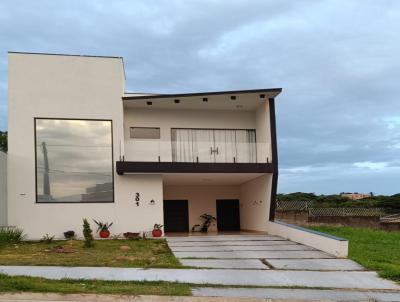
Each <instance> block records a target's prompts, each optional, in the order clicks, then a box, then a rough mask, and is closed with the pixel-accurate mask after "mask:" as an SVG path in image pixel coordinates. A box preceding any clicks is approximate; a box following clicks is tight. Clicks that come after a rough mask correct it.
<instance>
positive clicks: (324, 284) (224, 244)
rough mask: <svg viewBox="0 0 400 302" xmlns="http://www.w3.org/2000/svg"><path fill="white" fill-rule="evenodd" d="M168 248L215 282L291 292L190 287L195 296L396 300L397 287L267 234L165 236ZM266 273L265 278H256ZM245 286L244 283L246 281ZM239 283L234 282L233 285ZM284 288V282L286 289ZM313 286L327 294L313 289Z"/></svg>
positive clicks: (351, 265)
mask: <svg viewBox="0 0 400 302" xmlns="http://www.w3.org/2000/svg"><path fill="white" fill-rule="evenodd" d="M167 241H168V245H169V246H170V249H171V250H172V252H173V253H174V255H175V256H176V257H177V258H179V261H180V262H181V263H182V264H183V265H186V266H191V267H195V268H197V269H199V270H202V271H203V270H204V269H209V272H210V273H209V275H210V277H213V276H214V275H215V274H214V272H216V271H218V272H222V271H224V270H225V271H226V273H225V274H224V273H221V275H220V280H219V281H217V280H213V281H214V282H215V283H219V284H226V283H225V282H224V280H225V279H235V280H239V279H243V280H242V282H243V285H246V286H248V285H254V286H256V285H260V282H261V283H262V282H264V283H265V282H266V281H267V280H269V281H268V282H269V283H268V286H269V287H278V286H281V285H282V282H288V281H289V280H290V286H291V287H304V288H303V289H301V288H299V289H290V288H257V289H256V288H238V287H237V286H236V287H235V288H226V287H224V288H218V287H199V288H193V290H192V293H193V295H195V296H214V297H217V296H224V297H246V298H268V299H274V298H275V299H276V298H279V299H294V298H296V299H304V300H307V301H315V300H320V299H321V300H325V299H327V300H328V299H329V300H332V301H362V300H368V301H400V291H399V290H400V286H398V285H396V284H395V283H393V282H391V281H388V280H383V279H381V278H379V277H378V276H377V274H376V273H375V272H371V271H367V270H366V269H365V268H364V267H362V266H361V265H359V264H358V263H356V262H354V261H352V260H349V259H339V258H336V257H334V256H332V255H330V254H327V253H325V252H322V251H319V250H316V249H314V248H311V247H309V246H306V245H302V244H298V243H295V242H292V241H289V240H286V239H283V238H281V237H277V236H269V235H251V234H249V235H243V234H241V235H216V236H188V237H168V238H167ZM257 272H265V273H257ZM245 281H246V282H245ZM235 284H238V283H235ZM288 284H289V283H286V285H288ZM315 287H320V288H327V289H324V290H322V289H315Z"/></svg>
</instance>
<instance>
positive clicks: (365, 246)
mask: <svg viewBox="0 0 400 302" xmlns="http://www.w3.org/2000/svg"><path fill="white" fill-rule="evenodd" d="M309 228H310V229H313V230H316V231H320V232H323V233H328V234H331V235H334V236H338V237H343V238H346V239H348V240H349V258H350V259H352V260H354V261H357V262H358V263H360V264H361V265H363V266H365V267H366V268H368V269H371V270H375V271H378V273H379V275H380V276H381V277H383V278H387V279H391V280H394V281H397V282H400V232H386V231H380V230H373V229H366V228H352V227H334V226H325V225H323V226H312V227H309Z"/></svg>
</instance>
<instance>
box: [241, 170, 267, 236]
mask: <svg viewBox="0 0 400 302" xmlns="http://www.w3.org/2000/svg"><path fill="white" fill-rule="evenodd" d="M271 184H272V174H267V175H263V176H260V177H257V178H255V179H253V180H251V181H249V182H246V183H244V184H242V185H241V186H240V226H241V228H242V229H243V230H252V231H267V229H268V227H267V223H268V219H269V207H270V199H271V196H270V194H271Z"/></svg>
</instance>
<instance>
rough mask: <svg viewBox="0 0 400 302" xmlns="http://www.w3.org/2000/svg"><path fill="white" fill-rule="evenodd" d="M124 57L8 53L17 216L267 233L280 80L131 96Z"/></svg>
mask: <svg viewBox="0 0 400 302" xmlns="http://www.w3.org/2000/svg"><path fill="white" fill-rule="evenodd" d="M124 87H125V74H124V64H123V59H122V58H120V57H99V56H76V55H53V54H32V53H15V52H10V53H9V81H8V131H9V145H8V146H9V147H8V148H9V150H8V224H9V225H13V226H18V227H21V228H23V229H24V231H25V233H27V234H28V236H29V237H30V238H40V237H42V236H43V235H44V234H46V233H49V234H55V235H56V236H57V237H62V233H63V232H65V231H67V230H74V231H76V232H77V233H78V234H80V232H81V226H82V218H88V219H90V220H91V219H92V218H93V219H96V220H103V221H108V222H111V221H112V222H114V225H113V226H112V228H111V231H112V233H116V234H119V233H123V232H127V231H132V232H138V231H148V230H151V229H152V226H153V225H154V224H155V223H160V224H163V225H165V226H164V228H165V231H166V232H188V231H190V230H191V228H192V227H193V226H194V225H196V224H200V223H201V219H200V215H202V214H204V213H207V214H211V215H213V216H215V217H216V218H217V221H216V222H215V224H213V225H212V226H211V229H210V231H239V230H254V231H268V222H269V221H270V220H273V217H274V206H275V194H276V187H277V177H278V158H277V146H276V130H275V105H274V103H275V98H276V97H277V96H278V95H279V93H280V92H281V89H280V88H272V89H269V88H268V89H258V90H247V91H219V92H201V93H185V94H145V93H127V92H125V88H124Z"/></svg>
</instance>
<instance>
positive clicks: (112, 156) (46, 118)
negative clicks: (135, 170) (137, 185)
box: [33, 117, 115, 204]
mask: <svg viewBox="0 0 400 302" xmlns="http://www.w3.org/2000/svg"><path fill="white" fill-rule="evenodd" d="M36 120H64V121H98V122H110V124H111V170H112V171H111V172H112V189H113V200H112V201H38V190H37V189H38V187H37V146H36ZM33 137H34V150H35V151H34V153H35V171H34V172H35V204H71V203H73V204H91V203H93V204H98V203H115V177H114V128H113V120H110V119H93V118H65V117H34V118H33Z"/></svg>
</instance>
